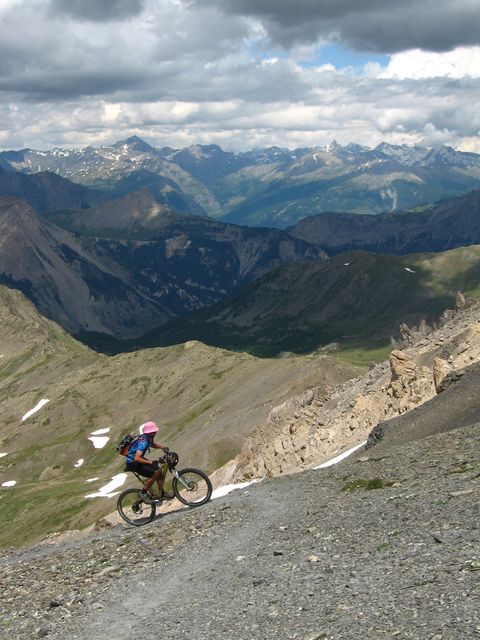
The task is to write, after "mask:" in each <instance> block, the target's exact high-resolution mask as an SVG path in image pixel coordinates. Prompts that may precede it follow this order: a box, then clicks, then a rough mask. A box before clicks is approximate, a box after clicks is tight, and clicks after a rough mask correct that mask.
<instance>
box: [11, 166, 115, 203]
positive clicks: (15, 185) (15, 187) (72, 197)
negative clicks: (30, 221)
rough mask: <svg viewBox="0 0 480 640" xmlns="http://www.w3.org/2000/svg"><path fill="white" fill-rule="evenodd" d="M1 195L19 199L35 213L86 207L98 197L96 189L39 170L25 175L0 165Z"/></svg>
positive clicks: (97, 199) (99, 197)
mask: <svg viewBox="0 0 480 640" xmlns="http://www.w3.org/2000/svg"><path fill="white" fill-rule="evenodd" d="M1 196H12V197H16V198H22V199H23V200H25V202H27V203H28V204H29V205H30V206H31V207H33V208H34V209H35V210H36V211H38V212H39V213H46V212H47V211H57V210H58V209H86V208H88V207H90V206H92V205H93V204H95V203H97V202H99V201H100V200H101V198H102V195H101V194H100V193H99V192H97V191H94V190H92V189H88V188H87V187H83V186H81V185H78V184H74V183H73V182H70V181H69V180H66V179H65V178H62V177H61V176H59V175H57V174H55V173H50V172H48V171H42V172H40V173H36V174H34V175H25V174H23V173H18V172H15V171H6V170H4V169H2V168H1V167H0V197H1Z"/></svg>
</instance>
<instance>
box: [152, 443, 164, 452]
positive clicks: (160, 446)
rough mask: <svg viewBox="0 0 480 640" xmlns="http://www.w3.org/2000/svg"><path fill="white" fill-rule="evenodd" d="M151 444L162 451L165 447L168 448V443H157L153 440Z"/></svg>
mask: <svg viewBox="0 0 480 640" xmlns="http://www.w3.org/2000/svg"><path fill="white" fill-rule="evenodd" d="M150 446H151V447H152V448H153V449H162V451H165V449H168V447H167V445H166V444H157V443H156V442H152V444H151V445H150Z"/></svg>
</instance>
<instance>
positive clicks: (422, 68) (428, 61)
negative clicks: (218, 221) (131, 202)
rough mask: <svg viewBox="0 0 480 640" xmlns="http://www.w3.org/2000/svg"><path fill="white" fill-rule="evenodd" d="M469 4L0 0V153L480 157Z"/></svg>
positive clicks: (475, 10) (477, 14) (479, 63)
mask: <svg viewBox="0 0 480 640" xmlns="http://www.w3.org/2000/svg"><path fill="white" fill-rule="evenodd" d="M479 104H480V11H479V4H478V0H456V1H455V2H453V1H452V0H395V2H393V1H392V0H0V149H19V148H23V147H31V148H36V149H47V148H51V147H54V146H63V147H78V146H84V145H88V144H93V145H99V144H110V143H112V142H115V141H116V140H120V139H123V138H125V137H128V136H130V135H133V134H136V135H139V136H140V137H142V138H144V139H145V140H146V141H148V142H149V143H150V144H153V145H156V146H164V145H169V146H172V147H176V148H179V147H184V146H187V145H189V144H194V143H202V144H208V143H217V144H220V146H222V147H223V148H224V149H231V150H236V151H239V150H245V149H250V148H253V147H262V146H270V145H278V146H285V147H290V148H294V147H301V146H314V145H325V144H328V143H329V142H331V141H332V140H333V139H336V140H337V141H338V142H339V143H341V144H346V143H348V142H356V143H360V144H366V145H368V146H374V145H376V144H378V143H379V142H381V141H383V140H386V141H388V142H392V143H408V144H414V143H419V144H424V145H427V146H436V145H439V144H450V145H452V146H454V147H456V148H458V149H463V150H472V151H477V152H480V108H479Z"/></svg>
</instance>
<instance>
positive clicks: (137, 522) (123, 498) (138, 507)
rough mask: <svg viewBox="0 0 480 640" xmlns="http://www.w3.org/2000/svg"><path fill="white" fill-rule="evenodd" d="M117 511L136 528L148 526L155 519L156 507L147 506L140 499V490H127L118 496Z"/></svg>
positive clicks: (152, 505)
mask: <svg viewBox="0 0 480 640" xmlns="http://www.w3.org/2000/svg"><path fill="white" fill-rule="evenodd" d="M117 510H118V513H119V514H120V515H121V517H122V518H123V519H124V520H125V522H128V524H131V525H133V526H134V527H141V526H142V525H143V524H148V523H149V522H151V521H152V520H153V519H154V517H155V511H156V509H155V505H154V504H147V503H146V502H144V501H143V500H142V499H141V497H140V489H125V491H122V493H121V494H120V495H119V496H118V500H117Z"/></svg>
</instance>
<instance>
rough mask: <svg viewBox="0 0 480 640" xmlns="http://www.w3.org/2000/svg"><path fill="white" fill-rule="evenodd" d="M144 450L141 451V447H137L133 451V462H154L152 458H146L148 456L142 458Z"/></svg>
mask: <svg viewBox="0 0 480 640" xmlns="http://www.w3.org/2000/svg"><path fill="white" fill-rule="evenodd" d="M144 453H145V452H144V451H142V450H141V449H137V450H136V452H135V458H134V459H133V461H134V462H143V464H155V463H154V462H153V460H148V458H144V457H143V454H144Z"/></svg>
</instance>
